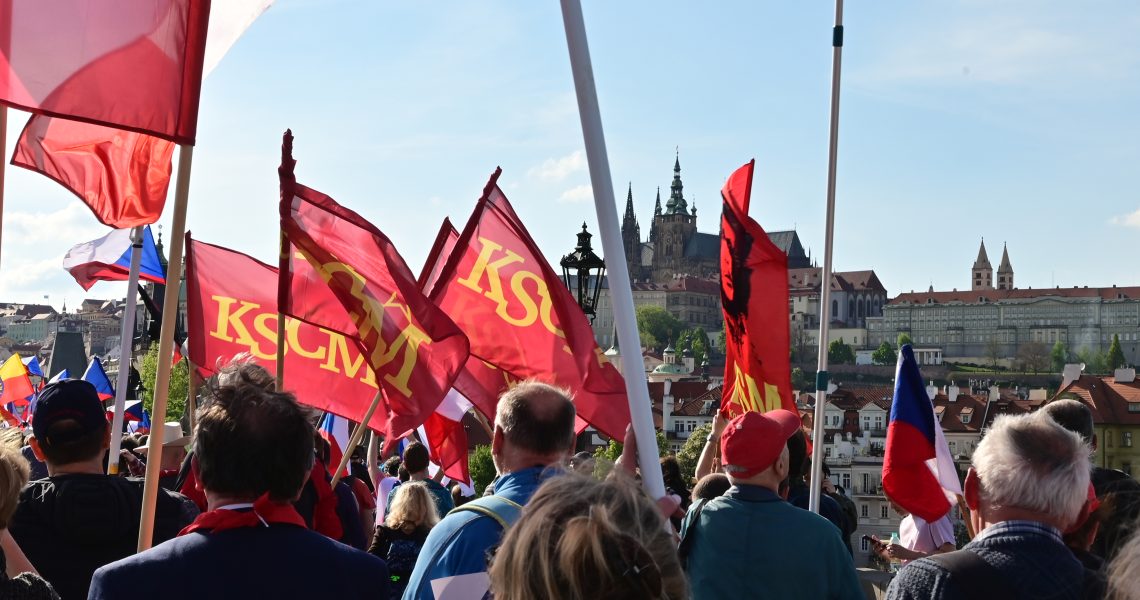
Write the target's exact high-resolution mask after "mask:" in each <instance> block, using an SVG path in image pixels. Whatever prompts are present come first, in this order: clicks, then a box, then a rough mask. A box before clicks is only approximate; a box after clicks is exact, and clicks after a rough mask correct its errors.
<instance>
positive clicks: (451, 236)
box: [416, 218, 459, 295]
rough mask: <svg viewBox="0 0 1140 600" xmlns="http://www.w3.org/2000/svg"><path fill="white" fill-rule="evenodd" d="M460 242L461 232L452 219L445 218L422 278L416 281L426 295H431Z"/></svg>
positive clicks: (421, 273)
mask: <svg viewBox="0 0 1140 600" xmlns="http://www.w3.org/2000/svg"><path fill="white" fill-rule="evenodd" d="M458 241H459V232H458V231H456V230H455V226H454V225H452V224H451V219H448V218H444V219H443V224H442V225H440V226H439V233H437V234H435V242H434V243H433V244H432V245H431V252H428V257H427V261H426V262H424V268H423V270H422V271H420V277H419V279H417V280H416V283H418V284H419V286H420V289H421V290H423V291H424V293H425V294H428V295H431V292H432V289H434V288H435V284H436V282H437V281H439V274H440V273H441V272H442V271H443V266H444V265H445V264H447V259H448V258H449V257H450V256H451V251H452V250H454V249H455V243H456V242H458Z"/></svg>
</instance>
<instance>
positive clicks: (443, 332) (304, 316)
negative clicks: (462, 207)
mask: <svg viewBox="0 0 1140 600" xmlns="http://www.w3.org/2000/svg"><path fill="white" fill-rule="evenodd" d="M283 179H284V178H283ZM288 186H289V188H288V189H289V193H290V194H291V195H283V200H282V203H281V224H282V231H284V233H285V235H286V237H287V238H288V240H289V242H290V243H291V244H292V245H293V246H294V247H295V248H297V249H298V250H299V251H300V252H301V253H302V254H303V255H304V256H305V258H306V259H307V260H308V261H309V263H310V265H312V267H313V270H314V271H317V272H318V273H319V274H320V278H321V279H322V280H324V285H323V286H322V285H321V284H320V283H319V282H314V280H313V278H312V277H309V276H291V277H290V288H291V291H290V301H289V305H288V306H286V307H284V310H283V311H282V312H284V313H285V314H288V315H291V316H293V317H295V318H298V319H301V320H303V321H306V322H309V323H312V324H314V325H319V326H322V327H327V328H329V329H332V330H334V331H338V332H340V333H343V334H345V335H346V336H350V337H353V338H355V339H357V340H358V341H359V343H360V345H361V347H362V348H363V349H364V351H365V352H364V354H363V356H364V357H365V360H366V361H367V363H368V365H369V366H371V368H372V370H373V371H374V372H375V374H376V379H377V380H378V381H379V382H380V383H381V386H382V388H383V391H384V400H385V401H386V403H387V405H388V423H387V424H386V427H385V429H384V432H385V438H386V439H395V438H398V437H401V436H402V435H404V434H406V433H408V432H410V431H413V430H414V429H415V428H417V427H419V426H420V425H422V424H423V423H424V421H425V420H427V418H428V417H429V416H430V415H431V414H432V412H433V411H435V408H436V407H437V406H439V403H440V401H442V400H443V397H444V395H446V394H447V392H448V391H449V390H450V389H451V385H452V382H453V381H454V380H455V377H456V374H457V373H458V372H459V370H460V369H461V368H462V367H463V364H464V361H466V359H467V356H468V349H467V338H466V336H464V335H463V332H462V331H460V330H459V328H458V327H456V325H455V323H452V321H451V319H449V318H448V317H447V315H446V314H445V313H443V312H442V311H441V310H439V308H437V307H436V306H434V305H433V304H432V303H431V302H429V301H428V299H427V298H426V297H425V296H424V295H423V293H422V292H421V291H420V289H419V287H418V286H417V285H416V280H415V276H414V275H412V272H411V270H410V269H409V268H408V266H407V264H406V263H405V262H404V259H403V258H401V257H400V255H399V253H397V252H396V248H395V246H393V245H392V243H391V242H390V241H389V240H388V238H387V237H386V236H384V234H383V233H381V232H380V230H379V229H376V227H375V226H373V225H372V224H371V223H369V222H368V221H366V220H365V219H364V218H363V217H361V216H360V215H358V214H356V213H355V212H353V211H351V210H349V209H347V208H345V207H343V206H341V205H339V204H337V202H336V201H335V200H333V199H332V198H330V197H328V196H326V195H324V194H322V193H320V192H317V191H316V190H312V189H310V188H307V187H305V186H303V185H299V184H295V183H292V182H289V183H288ZM283 189H285V188H284V185H283ZM295 263H296V261H295V260H294V264H295ZM290 271H291V273H292V272H293V271H299V269H293V268H291V269H290ZM314 287H317V288H320V287H325V288H330V289H331V290H332V292H333V294H334V295H335V296H336V298H337V299H338V300H339V301H340V305H341V306H340V307H339V309H338V308H335V307H334V308H333V309H331V310H330V309H329V308H328V307H327V306H326V305H325V304H324V303H320V304H317V303H316V302H314V303H313V304H310V300H311V299H319V298H320V295H319V294H316V293H312V290H313V288H314ZM326 293H327V292H326ZM346 314H347V315H348V316H349V317H350V319H351V323H345V322H344V321H345V319H344V316H345V315H346Z"/></svg>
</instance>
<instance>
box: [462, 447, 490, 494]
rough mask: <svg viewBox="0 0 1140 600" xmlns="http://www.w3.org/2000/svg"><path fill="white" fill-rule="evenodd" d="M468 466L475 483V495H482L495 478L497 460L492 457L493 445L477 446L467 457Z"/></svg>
mask: <svg viewBox="0 0 1140 600" xmlns="http://www.w3.org/2000/svg"><path fill="white" fill-rule="evenodd" d="M467 468H468V469H469V470H470V472H471V480H472V481H473V482H474V483H475V496H476V497H479V496H482V495H483V490H485V489H487V486H488V485H490V484H491V482H492V481H494V480H495V474H496V470H495V460H494V459H493V458H492V457H491V446H490V445H480V446H475V451H474V452H472V453H471V455H470V456H468V457H467Z"/></svg>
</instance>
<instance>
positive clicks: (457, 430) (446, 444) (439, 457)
mask: <svg viewBox="0 0 1140 600" xmlns="http://www.w3.org/2000/svg"><path fill="white" fill-rule="evenodd" d="M424 432H426V433H427V438H428V441H429V442H431V460H432V462H434V463H435V464H437V465H439V466H440V468H441V469H443V474H444V475H447V476H448V477H450V478H452V479H455V480H457V481H463V482H468V481H471V472H470V470H469V469H468V465H467V430H466V429H464V428H463V423H462V422H461V421H454V420H452V419H449V418H447V417H446V416H444V415H442V414H440V413H438V412H434V413H432V414H431V415H430V416H428V418H427V421H424Z"/></svg>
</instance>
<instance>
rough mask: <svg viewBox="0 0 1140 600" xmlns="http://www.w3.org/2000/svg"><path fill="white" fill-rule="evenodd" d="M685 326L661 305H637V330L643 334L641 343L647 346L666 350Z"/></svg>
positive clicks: (657, 349)
mask: <svg viewBox="0 0 1140 600" xmlns="http://www.w3.org/2000/svg"><path fill="white" fill-rule="evenodd" d="M684 328H685V324H684V323H682V322H681V321H680V320H679V319H678V318H677V317H674V316H673V314H672V313H670V312H669V311H667V310H665V309H664V308H661V307H660V306H652V305H646V306H639V307H637V331H638V333H640V334H641V345H642V346H644V347H646V348H651V349H653V350H656V351H658V352H660V351H661V350H664V349H665V346H667V345H668V344H669V342H671V341H673V340H676V339H677V336H678V335H680V333H681V331H682V330H683V329H684Z"/></svg>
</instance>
